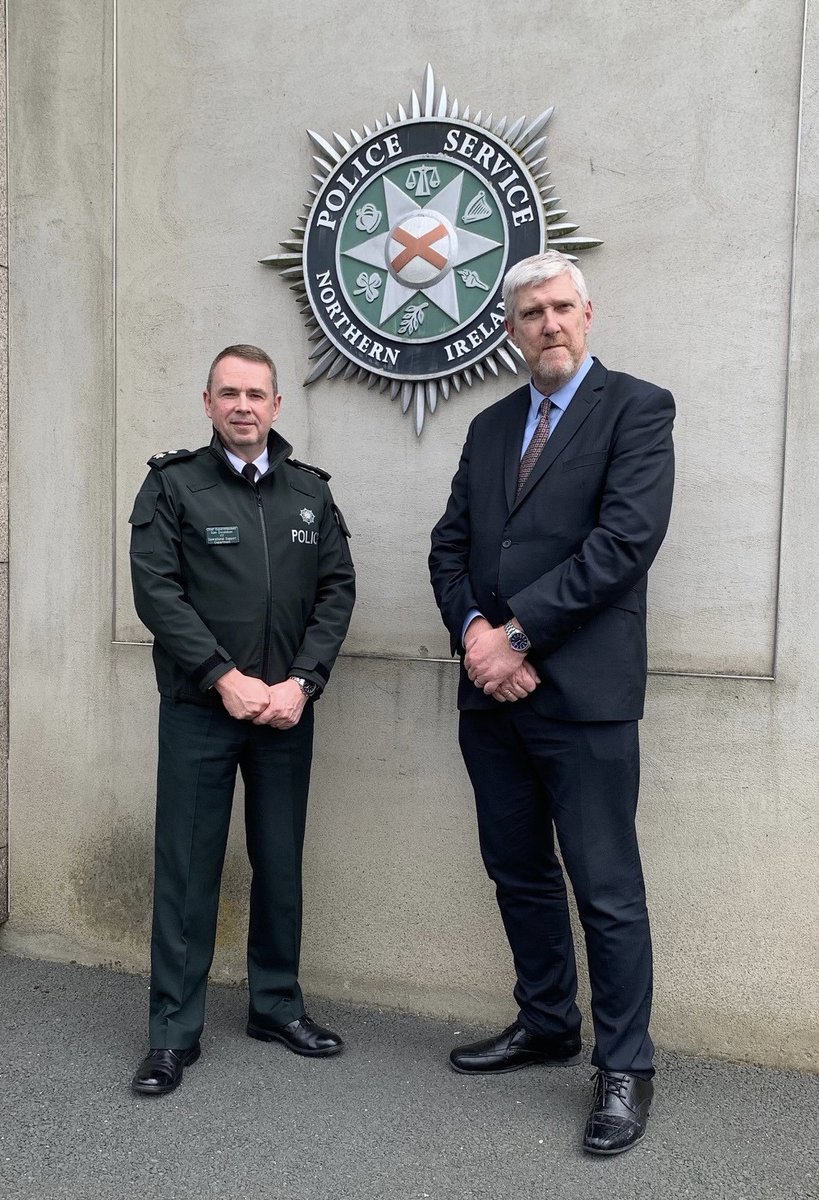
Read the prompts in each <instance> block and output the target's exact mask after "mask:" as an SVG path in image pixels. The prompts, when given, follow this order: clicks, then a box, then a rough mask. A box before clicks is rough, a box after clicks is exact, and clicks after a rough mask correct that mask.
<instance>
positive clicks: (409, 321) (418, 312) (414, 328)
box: [398, 304, 429, 333]
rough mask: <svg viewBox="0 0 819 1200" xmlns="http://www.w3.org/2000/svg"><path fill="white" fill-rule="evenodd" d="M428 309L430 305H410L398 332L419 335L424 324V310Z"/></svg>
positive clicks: (405, 311)
mask: <svg viewBox="0 0 819 1200" xmlns="http://www.w3.org/2000/svg"><path fill="white" fill-rule="evenodd" d="M428 307H429V305H428V304H410V305H409V306H408V307H407V308H406V309H405V310H404V315H403V317H402V318H401V324H400V325H399V327H398V332H399V333H417V332H418V330H419V329H420V328H421V326H422V325H423V323H424V309H425V308H428Z"/></svg>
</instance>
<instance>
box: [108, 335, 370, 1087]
mask: <svg viewBox="0 0 819 1200" xmlns="http://www.w3.org/2000/svg"><path fill="white" fill-rule="evenodd" d="M204 402H205V412H206V414H207V416H208V417H209V418H210V420H211V421H212V423H213V431H214V432H213V439H212V441H211V443H210V445H209V446H204V447H202V448H201V449H199V450H194V451H188V450H177V451H171V452H169V453H167V454H159V455H157V456H156V457H155V458H152V459H151V460H150V462H149V466H150V471H149V472H148V476H147V478H146V480H145V482H144V483H143V485H142V488H141V489H140V491H139V494H138V495H137V498H136V502H135V504H134V510H133V513H132V514H131V518H130V521H131V527H132V529H131V571H132V579H133V588H134V601H135V605H136V610H137V612H138V614H139V616H140V618H141V620H142V621H143V622H144V623H145V624H146V625H147V627H148V628H149V629H150V630H151V632H152V633H153V635H154V649H153V656H154V666H155V669H156V677H157V684H158V688H159V693H160V714H159V764H158V778H157V810H156V871H155V884H154V916H153V934H152V941H151V1000H150V1043H149V1044H150V1047H151V1049H150V1052H149V1054H148V1055H147V1057H146V1058H145V1059H144V1060H143V1062H142V1063H141V1064H140V1067H139V1069H138V1070H137V1073H136V1075H135V1076H134V1080H133V1087H134V1089H135V1090H136V1091H138V1092H141V1093H145V1094H149V1095H161V1094H163V1093H165V1092H170V1091H172V1090H173V1089H174V1088H175V1087H177V1086H178V1084H179V1083H180V1081H181V1079H182V1073H183V1069H184V1068H185V1067H186V1066H188V1065H190V1064H191V1063H193V1062H195V1061H196V1059H197V1058H198V1057H199V1054H200V1047H199V1036H200V1033H201V1031H202V1027H203V1024H204V1016H205V990H206V987H207V978H208V970H209V968H210V964H211V961H212V958H213V949H214V942H215V937H216V918H217V910H218V904H219V884H220V879H221V873H222V865H223V862H224V856H225V846H226V841H227V834H228V825H229V821H230V810H231V804H232V799H233V790H234V785H235V779H236V769H237V767H238V768H239V770H240V771H241V773H242V778H243V780H244V790H245V826H246V836H247V849H248V856H249V859H250V864H251V867H252V873H253V881H252V885H251V892H250V928H249V933H248V947H247V961H248V982H249V988H250V1015H249V1020H248V1025H247V1033H248V1034H249V1035H250V1036H251V1037H255V1038H259V1039H261V1040H264V1041H271V1040H275V1041H280V1042H283V1043H284V1044H285V1045H286V1046H287V1047H289V1049H291V1050H293V1051H295V1052H296V1053H297V1054H308V1055H330V1054H336V1053H338V1051H339V1050H341V1048H342V1046H343V1042H342V1040H341V1038H340V1037H339V1036H338V1035H337V1034H335V1033H333V1032H332V1031H331V1030H329V1029H323V1028H322V1027H321V1026H319V1025H317V1024H316V1023H315V1022H314V1021H312V1020H311V1019H310V1018H309V1017H308V1016H307V1015H306V1013H305V1010H304V1001H303V998H302V994H301V990H300V988H299V982H298V965H299V950H300V940H301V858H302V844H303V840H304V825H305V815H306V809H307V791H308V784H309V778H310V763H311V758H312V738H313V702H314V701H315V699H316V697H317V696H318V695H319V694H320V692H321V690H322V689H323V688H324V686H325V684H326V683H327V680H328V678H329V675H330V671H331V669H332V666H333V663H334V662H335V659H336V656H337V654H338V652H339V649H340V648H341V644H342V642H343V641H344V637H345V635H346V632H347V627H348V625H349V621H350V614H351V612H352V607H353V602H354V598H355V573H354V570H353V564H352V559H351V557H350V552H349V549H348V544H347V542H348V538H349V532H348V530H347V527H346V525H345V523H344V519H343V517H342V516H341V513H340V512H339V510H338V509H337V508H336V506H335V504H334V503H333V498H332V496H331V494H330V490H329V488H328V486H327V480H328V479H329V476H328V475H327V474H326V473H325V472H323V471H320V470H318V469H317V468H316V467H309V466H306V465H304V464H302V463H299V462H296V461H295V460H292V459H290V457H289V455H290V453H291V450H292V447H291V446H290V445H289V444H288V443H287V442H286V441H285V440H284V438H282V437H280V436H279V434H278V433H275V432H274V431H273V429H272V426H273V422H274V421H275V420H276V418H277V417H278V415H279V409H280V406H281V396H280V395H279V394H278V392H277V385H276V368H275V366H274V364H273V362H272V360H271V359H270V358H269V356H268V355H267V354H265V352H264V351H263V350H260V349H258V348H257V347H255V346H229V347H227V349H225V350H223V351H222V352H221V353H220V354H219V355H217V357H216V359H215V360H214V363H213V365H212V367H211V369H210V373H209V375H208V382H207V389H206V391H205V393H204Z"/></svg>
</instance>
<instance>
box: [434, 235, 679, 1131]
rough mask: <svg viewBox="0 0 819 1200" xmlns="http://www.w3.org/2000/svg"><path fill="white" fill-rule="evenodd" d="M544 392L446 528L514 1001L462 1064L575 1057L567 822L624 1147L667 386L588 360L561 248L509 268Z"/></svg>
mask: <svg viewBox="0 0 819 1200" xmlns="http://www.w3.org/2000/svg"><path fill="white" fill-rule="evenodd" d="M503 294H504V302H505V306H506V315H507V321H506V325H507V329H508V332H509V335H510V337H511V339H512V341H513V342H514V343H515V344H516V345H517V347H518V348H519V349H520V351H521V353H522V354H523V357H524V358H525V360H526V363H527V365H528V367H529V369H530V371H531V373H532V379H531V383H530V384H528V385H527V386H525V387H523V388H520V389H518V390H517V391H515V392H512V393H511V395H509V396H506V397H505V398H504V399H503V400H500V401H498V403H497V404H494V405H492V406H491V407H490V408H488V409H486V410H485V411H484V412H482V413H479V415H478V416H477V417H476V418H475V419H474V421H473V422H472V424H471V425H470V428H469V432H468V435H467V439H466V444H465V446H464V450H463V454H462V456H461V461H460V464H459V466H458V470H457V473H456V475H455V478H454V480H453V483H452V494H451V496H450V499H449V503H448V504H447V507H446V511H445V513H444V515H443V517H442V518H441V520H440V521H439V522H438V524H437V525H436V526H435V529H434V530H433V533H432V552H431V554H430V571H431V575H432V584H433V588H434V590H435V596H436V599H437V602H438V606H439V608H440V609H441V614H442V616H443V619H444V622H445V624H446V626H447V628H448V629H449V632H450V634H451V639H452V651H453V653H456V652H461V653H462V655H463V657H462V663H461V674H460V681H459V687H458V707H459V709H460V712H461V716H460V734H459V738H460V745H461V750H462V752H463V756H464V761H465V763H466V768H467V771H468V772H469V776H470V779H471V781H472V785H473V787H474V790H475V799H476V806H477V815H478V828H479V835H480V844H481V853H482V856H483V860H484V864H485V866H486V869H487V872H488V874H489V876H490V878H491V879H492V880H493V881H494V883H495V885H496V889H497V897H498V905H499V907H500V911H501V916H502V919H503V922H504V927H505V929H506V934H507V937H508V939H509V944H510V946H511V949H512V954H513V957H514V963H515V971H516V976H517V984H516V987H515V993H514V994H515V999H516V1001H517V1003H518V1006H519V1014H518V1017H517V1019H516V1020H515V1022H514V1023H513V1024H512V1025H510V1026H509V1028H508V1029H505V1030H504V1031H503V1032H502V1033H500V1034H499V1035H497V1036H496V1037H493V1038H490V1039H488V1040H486V1041H483V1042H478V1043H475V1044H474V1045H469V1046H461V1047H459V1048H457V1049H455V1050H453V1051H452V1054H451V1055H450V1062H451V1065H452V1067H453V1068H454V1069H455V1070H456V1071H461V1072H464V1073H468V1074H473V1073H496V1072H501V1071H512V1070H517V1069H519V1068H521V1067H525V1066H530V1065H535V1064H559V1063H570V1062H576V1061H577V1060H578V1056H579V1053H580V1045H581V1043H580V1019H581V1018H580V1012H579V1010H578V1008H577V1004H576V1000H575V997H576V990H577V977H576V968H575V957H574V947H573V944H572V934H571V926H570V921H569V909H568V903H567V896H566V886H565V882H564V877H563V872H562V870H561V867H560V863H559V861H558V858H557V854H556V847H555V838H554V835H555V832H556V833H557V840H558V843H559V846H560V852H561V855H562V858H563V863H564V865H565V869H566V872H567V873H568V876H569V879H570V882H571V884H572V888H573V890H574V895H575V899H576V901H577V907H578V911H579V915H580V920H581V922H582V925H583V931H584V934H585V940H586V950H587V955H588V966H589V977H590V981H591V991H592V1015H593V1020H594V1034H595V1045H594V1050H593V1053H592V1062H593V1064H594V1065H595V1066H596V1068H597V1074H596V1077H595V1089H594V1100H593V1104H592V1109H591V1113H590V1116H589V1119H588V1122H587V1125H586V1131H585V1136H584V1141H583V1145H584V1148H585V1149H586V1150H587V1151H589V1152H591V1153H596V1154H616V1153H619V1152H621V1151H623V1150H627V1149H629V1148H630V1147H631V1146H632V1145H634V1144H635V1142H637V1141H638V1140H639V1138H641V1137H642V1135H643V1133H644V1132H645V1127H646V1121H647V1118H648V1112H649V1106H650V1103H651V1099H652V1095H653V1084H652V1082H651V1080H652V1077H653V1074H654V1070H653V1066H652V1058H653V1045H652V1042H651V1038H650V1036H649V1032H648V1023H649V1015H650V1009H651V991H652V965H651V938H650V932H649V924H648V912H647V909H646V900H645V888H644V884H643V876H642V869H641V865H640V856H639V850H638V847H637V837H636V832H635V814H636V808H637V792H638V783H639V749H638V740H637V721H638V720H639V718H640V717H641V716H642V714H643V700H644V696H645V686H646V631H645V619H646V573H647V571H648V568H649V567H650V565H651V563H652V561H653V559H654V557H655V555H656V553H657V551H658V550H659V548H660V544H661V543H662V540H663V537H664V535H665V531H666V528H667V525H668V518H669V513H670V509H671V494H672V488H673V480H674V458H673V447H672V440H671V430H672V425H673V419H674V402H673V399H672V397H671V394H670V393H669V392H667V391H665V390H663V389H662V388H659V387H655V386H654V385H653V384H650V383H646V382H644V381H643V380H640V379H634V378H632V377H631V376H629V375H623V374H620V373H618V372H614V371H609V370H607V369H606V368H605V367H604V366H603V365H602V363H600V362H599V361H597V360H596V359H592V358H591V357H590V355H589V353H588V350H587V346H586V338H587V333H588V330H589V327H590V326H591V321H592V306H591V303H590V301H589V298H588V293H587V290H586V285H585V281H584V280H583V276H582V275H581V273H580V271H579V270H578V269H577V267H576V266H575V265H574V264H573V263H572V262H571V261H570V260H569V259H568V258H566V257H565V256H564V255H562V254H559V253H557V252H556V251H547V252H546V253H545V254H541V255H536V256H535V257H533V258H529V259H526V260H524V261H523V262H521V263H518V264H517V265H516V266H514V267H513V268H512V269H511V270H510V271H509V272H508V274H507V276H506V279H505V280H504V293H503Z"/></svg>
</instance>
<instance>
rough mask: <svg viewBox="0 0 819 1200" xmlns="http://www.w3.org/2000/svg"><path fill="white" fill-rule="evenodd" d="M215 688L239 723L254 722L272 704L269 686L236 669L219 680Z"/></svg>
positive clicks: (226, 707)
mask: <svg viewBox="0 0 819 1200" xmlns="http://www.w3.org/2000/svg"><path fill="white" fill-rule="evenodd" d="M213 686H214V687H215V688H216V690H217V692H218V693H219V695H220V696H221V697H222V703H223V704H224V706H225V709H226V711H227V712H228V713H229V715H230V716H231V717H235V718H236V719H237V721H252V720H253V718H254V717H258V715H259V713H260V712H264V710H265V709H266V708H267V706H268V704H269V703H270V688H269V687H268V686H267V684H266V683H263V682H262V680H261V679H254V678H253V676H252V675H243V674H242V672H241V671H238V670H237V669H236V667H234V668H233V669H232V670H230V671H227V672H226V674H224V675H222V676H221V677H220V678H219V679H217V680H216V683H214V685H213Z"/></svg>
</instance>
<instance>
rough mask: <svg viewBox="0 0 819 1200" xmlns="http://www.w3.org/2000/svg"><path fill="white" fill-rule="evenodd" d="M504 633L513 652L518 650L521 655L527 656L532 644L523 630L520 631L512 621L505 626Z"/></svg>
mask: <svg viewBox="0 0 819 1200" xmlns="http://www.w3.org/2000/svg"><path fill="white" fill-rule="evenodd" d="M503 628H504V632H505V633H506V637H507V638H508V640H509V645H510V646H511V647H512V649H513V650H517V651H518V653H519V654H525V653H526V651H527V650H529V649H530V648H531V645H532V643H531V642H530V641H529V639H528V637H527V636H526V634H525V633H524V632H523V630H522V629H518V628H517V627H516V626H515V625H513V624H512V622H511V621H510V622H509V623H508V624H507V625H504V627H503Z"/></svg>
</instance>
